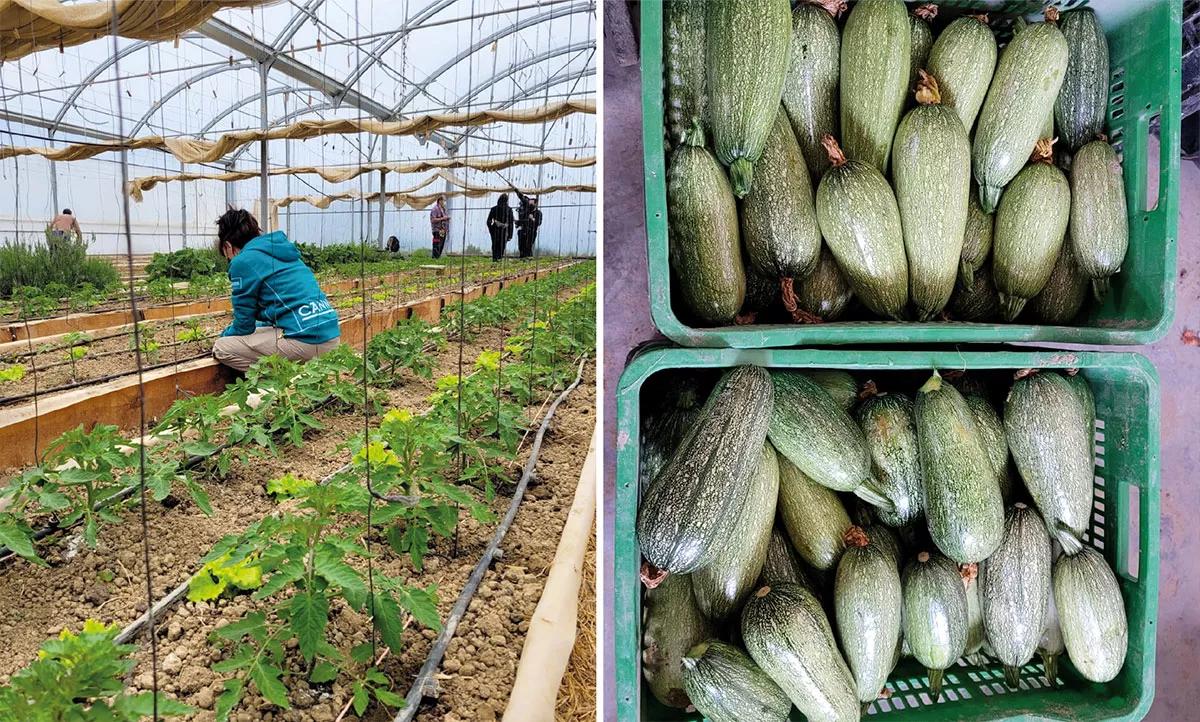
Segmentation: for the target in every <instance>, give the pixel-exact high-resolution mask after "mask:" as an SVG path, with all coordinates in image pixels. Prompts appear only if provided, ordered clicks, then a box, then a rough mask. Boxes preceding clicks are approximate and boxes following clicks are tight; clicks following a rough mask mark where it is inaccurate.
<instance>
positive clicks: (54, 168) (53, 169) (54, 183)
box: [50, 135, 62, 217]
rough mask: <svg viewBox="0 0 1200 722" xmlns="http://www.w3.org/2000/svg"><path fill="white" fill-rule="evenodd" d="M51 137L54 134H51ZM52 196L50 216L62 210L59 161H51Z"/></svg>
mask: <svg viewBox="0 0 1200 722" xmlns="http://www.w3.org/2000/svg"><path fill="white" fill-rule="evenodd" d="M50 137H51V139H53V138H54V136H53V135H52V136H50ZM50 197H51V198H52V199H53V201H52V202H53V204H54V207H53V208H51V209H50V216H51V217H54V216H55V215H57V214H58V212H59V211H61V210H62V206H60V205H59V204H58V163H55V162H54V161H50Z"/></svg>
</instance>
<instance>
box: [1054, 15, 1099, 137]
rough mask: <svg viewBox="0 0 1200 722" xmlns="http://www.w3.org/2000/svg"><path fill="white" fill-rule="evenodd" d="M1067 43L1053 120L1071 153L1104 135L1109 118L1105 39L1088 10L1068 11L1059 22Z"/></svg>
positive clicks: (1094, 16) (1096, 21)
mask: <svg viewBox="0 0 1200 722" xmlns="http://www.w3.org/2000/svg"><path fill="white" fill-rule="evenodd" d="M1059 27H1060V28H1061V29H1062V34H1063V37H1064V38H1066V41H1067V72H1066V75H1065V76H1064V77H1063V83H1062V88H1061V89H1059V91H1058V99H1057V100H1056V101H1055V102H1054V119H1055V120H1057V121H1058V128H1059V130H1060V132H1061V133H1062V138H1063V141H1064V142H1065V143H1066V146H1067V149H1068V150H1070V151H1072V152H1074V151H1076V150H1078V149H1079V148H1080V147H1082V146H1083V144H1084V143H1087V142H1089V141H1091V140H1093V139H1095V138H1096V136H1098V135H1100V134H1101V133H1103V132H1104V118H1105V116H1107V115H1108V84H1109V77H1108V39H1107V38H1105V37H1104V28H1102V27H1100V22H1099V21H1098V20H1097V19H1096V12H1095V11H1094V10H1092V9H1091V8H1086V7H1085V8H1078V9H1075V10H1068V11H1067V12H1065V13H1063V14H1062V18H1061V20H1060V22H1059Z"/></svg>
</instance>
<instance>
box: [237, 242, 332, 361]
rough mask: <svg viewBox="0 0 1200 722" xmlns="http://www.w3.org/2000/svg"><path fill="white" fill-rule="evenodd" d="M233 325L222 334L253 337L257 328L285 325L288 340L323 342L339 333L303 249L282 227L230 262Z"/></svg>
mask: <svg viewBox="0 0 1200 722" xmlns="http://www.w3.org/2000/svg"><path fill="white" fill-rule="evenodd" d="M229 283H230V286H231V287H232V290H233V294H232V299H231V302H232V304H233V323H231V324H229V328H226V329H225V331H224V332H223V333H222V334H221V335H222V336H248V335H249V334H252V333H254V330H255V328H257V327H258V326H263V325H266V326H275V327H276V328H280V329H283V335H284V337H285V338H290V339H295V340H296V341H301V342H304V343H314V344H315V343H324V342H326V341H329V340H331V339H335V338H337V337H338V336H339V335H340V330H339V327H338V315H337V309H335V308H334V307H333V306H332V304H330V303H329V299H328V298H326V297H325V293H324V292H323V291H321V287H320V286H319V285H318V284H317V279H316V277H315V276H313V272H312V271H310V270H309V268H308V266H306V265H304V261H301V260H300V251H299V250H297V249H296V245H295V244H294V243H292V242H291V241H289V240H288V238H287V236H286V235H284V233H283V231H274V232H272V233H267V234H265V235H261V236H259V237H258V238H255V239H254V240H252V241H250V242H249V243H247V244H246V245H245V247H244V248H242V250H241V252H240V253H238V254H237V255H236V256H234V257H233V260H232V261H230V262H229Z"/></svg>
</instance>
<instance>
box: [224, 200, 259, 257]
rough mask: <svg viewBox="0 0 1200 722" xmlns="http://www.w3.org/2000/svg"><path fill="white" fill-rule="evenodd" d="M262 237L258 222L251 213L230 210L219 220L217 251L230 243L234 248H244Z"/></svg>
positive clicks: (239, 209) (243, 210)
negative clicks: (224, 244) (222, 245)
mask: <svg viewBox="0 0 1200 722" xmlns="http://www.w3.org/2000/svg"><path fill="white" fill-rule="evenodd" d="M261 235H262V231H261V230H260V229H259V227H258V221H257V220H255V218H254V216H253V215H251V213H250V211H247V210H245V209H242V208H230V209H229V210H227V211H225V212H224V213H222V214H221V217H220V218H218V219H217V250H218V251H220V250H221V244H223V243H228V244H229V245H231V246H233V247H234V248H244V247H245V245H246V244H247V243H249V242H250V241H252V240H254V239H255V238H258V237H259V236H261Z"/></svg>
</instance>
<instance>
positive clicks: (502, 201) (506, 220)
mask: <svg viewBox="0 0 1200 722" xmlns="http://www.w3.org/2000/svg"><path fill="white" fill-rule="evenodd" d="M487 225H488V233H490V234H491V235H492V263H495V262H497V261H499V260H500V259H501V258H503V257H504V247H505V246H506V245H508V242H509V241H511V240H512V236H513V225H514V224H513V212H512V208H509V207H508V194H507V193H501V194H500V197H499V198H498V199H496V205H494V206H492V210H491V212H489V213H488V217H487Z"/></svg>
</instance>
